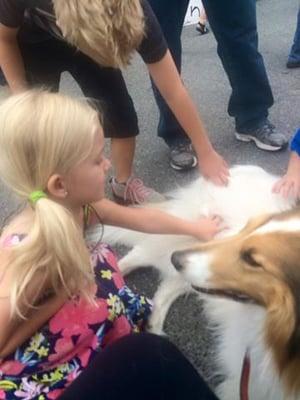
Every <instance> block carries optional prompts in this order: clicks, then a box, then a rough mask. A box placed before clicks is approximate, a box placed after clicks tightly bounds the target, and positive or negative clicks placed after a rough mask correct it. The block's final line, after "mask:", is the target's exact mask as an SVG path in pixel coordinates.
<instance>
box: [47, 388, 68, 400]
mask: <svg viewBox="0 0 300 400" xmlns="http://www.w3.org/2000/svg"><path fill="white" fill-rule="evenodd" d="M63 391H64V389H55V390H52V392H49V393H48V395H47V398H48V399H50V400H55V399H58V398H59V396H60V395H61V394H62V393H63Z"/></svg>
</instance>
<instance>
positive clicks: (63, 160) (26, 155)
mask: <svg viewBox="0 0 300 400" xmlns="http://www.w3.org/2000/svg"><path fill="white" fill-rule="evenodd" d="M103 146H104V137H103V131H102V127H101V125H100V123H99V119H98V113H97V112H96V111H95V110H94V109H93V108H92V107H91V106H90V105H88V104H87V103H85V102H82V101H78V100H74V99H72V98H70V97H67V96H64V95H62V94H53V93H48V92H42V91H27V92H24V93H23V94H19V95H15V96H12V97H10V98H8V99H7V100H6V101H5V102H4V103H3V104H2V105H1V106H0V175H1V178H2V180H3V182H4V183H5V184H6V185H7V187H8V188H10V189H11V190H12V191H13V192H14V193H15V194H16V195H17V196H18V197H19V199H20V200H21V201H23V202H24V204H25V207H24V210H23V211H22V212H21V213H20V214H18V215H17V216H15V218H14V219H13V220H12V221H11V222H10V223H9V224H8V225H7V226H6V227H5V228H4V230H3V232H2V235H1V238H0V246H1V247H0V327H1V330H0V399H15V398H18V397H21V398H24V397H26V398H27V399H31V398H32V399H33V398H38V399H54V398H57V397H58V396H60V395H61V394H62V392H63V391H64V390H65V389H66V387H68V386H69V385H71V384H72V382H73V381H74V380H76V378H77V376H78V375H79V374H80V373H81V372H82V371H83V370H84V369H85V368H86V367H87V366H88V365H89V364H90V362H91V361H92V360H93V359H94V358H95V356H96V354H97V353H98V352H99V351H100V349H101V348H103V347H106V345H108V344H110V343H112V342H114V341H115V340H116V339H119V338H121V337H122V336H124V335H127V334H130V333H132V332H139V331H140V330H141V329H143V327H144V325H145V322H146V320H147V317H148V315H149V313H150V309H151V307H150V303H149V302H148V300H147V299H146V298H144V297H143V296H138V295H136V294H134V293H133V292H132V291H131V290H130V289H129V288H128V287H127V286H126V285H125V283H124V281H123V278H122V276H121V275H120V272H119V270H118V267H117V263H116V259H115V257H114V255H113V253H112V252H111V250H110V249H109V247H108V246H106V245H104V244H102V243H94V244H93V246H91V247H88V246H87V245H86V244H85V241H84V231H85V229H86V228H87V227H88V226H89V224H91V223H93V221H96V222H99V221H100V222H103V223H108V224H114V225H120V226H123V227H127V228H130V229H137V230H140V231H145V232H151V233H169V234H172V233H174V234H186V235H193V236H195V237H197V238H199V239H202V240H207V239H210V238H212V237H213V236H214V234H215V233H217V232H218V231H219V229H220V220H219V219H218V218H217V217H212V218H204V219H202V220H201V221H198V222H189V221H185V220H181V219H178V218H175V217H172V216H170V215H167V214H165V213H163V212H160V211H156V210H151V209H130V208H126V207H122V206H119V205H117V204H115V203H113V202H111V201H109V200H107V199H105V198H104V183H105V175H106V172H107V170H108V168H109V166H110V164H109V162H108V160H107V159H106V158H105V157H104V155H103ZM71 386H72V385H71ZM73 398H74V397H73ZM101 399H102V397H101Z"/></svg>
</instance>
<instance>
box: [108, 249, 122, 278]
mask: <svg viewBox="0 0 300 400" xmlns="http://www.w3.org/2000/svg"><path fill="white" fill-rule="evenodd" d="M106 261H107V262H108V264H109V265H110V266H111V267H112V268H113V269H114V270H115V271H116V272H119V274H121V271H120V269H119V267H118V260H117V257H116V255H115V254H114V253H113V252H112V251H110V252H109V253H108V254H107V256H106Z"/></svg>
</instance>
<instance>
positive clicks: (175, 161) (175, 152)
mask: <svg viewBox="0 0 300 400" xmlns="http://www.w3.org/2000/svg"><path fill="white" fill-rule="evenodd" d="M170 149H171V152H170V165H171V167H172V168H173V169H176V170H177V171H183V170H187V169H191V168H194V167H196V165H197V164H198V160H197V157H196V155H195V151H194V149H193V147H192V145H191V144H190V143H180V144H177V145H174V146H171V147H170Z"/></svg>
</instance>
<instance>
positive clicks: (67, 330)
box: [49, 299, 108, 337]
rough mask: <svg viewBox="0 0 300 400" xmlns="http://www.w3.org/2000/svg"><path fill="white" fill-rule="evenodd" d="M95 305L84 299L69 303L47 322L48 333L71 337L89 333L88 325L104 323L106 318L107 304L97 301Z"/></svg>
mask: <svg viewBox="0 0 300 400" xmlns="http://www.w3.org/2000/svg"><path fill="white" fill-rule="evenodd" d="M95 303H96V304H95V305H94V304H90V303H88V302H87V301H86V300H84V299H79V300H78V301H69V302H68V303H66V304H65V305H64V306H63V307H62V308H61V309H60V310H59V311H58V312H57V313H56V314H55V315H54V316H53V317H52V318H51V320H50V321H49V329H50V332H52V333H59V332H61V334H62V336H63V337H71V336H73V335H81V334H84V333H85V332H86V331H89V325H95V324H100V323H102V322H104V321H105V320H106V318H107V317H108V309H107V303H106V301H105V300H104V299H97V300H95Z"/></svg>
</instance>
